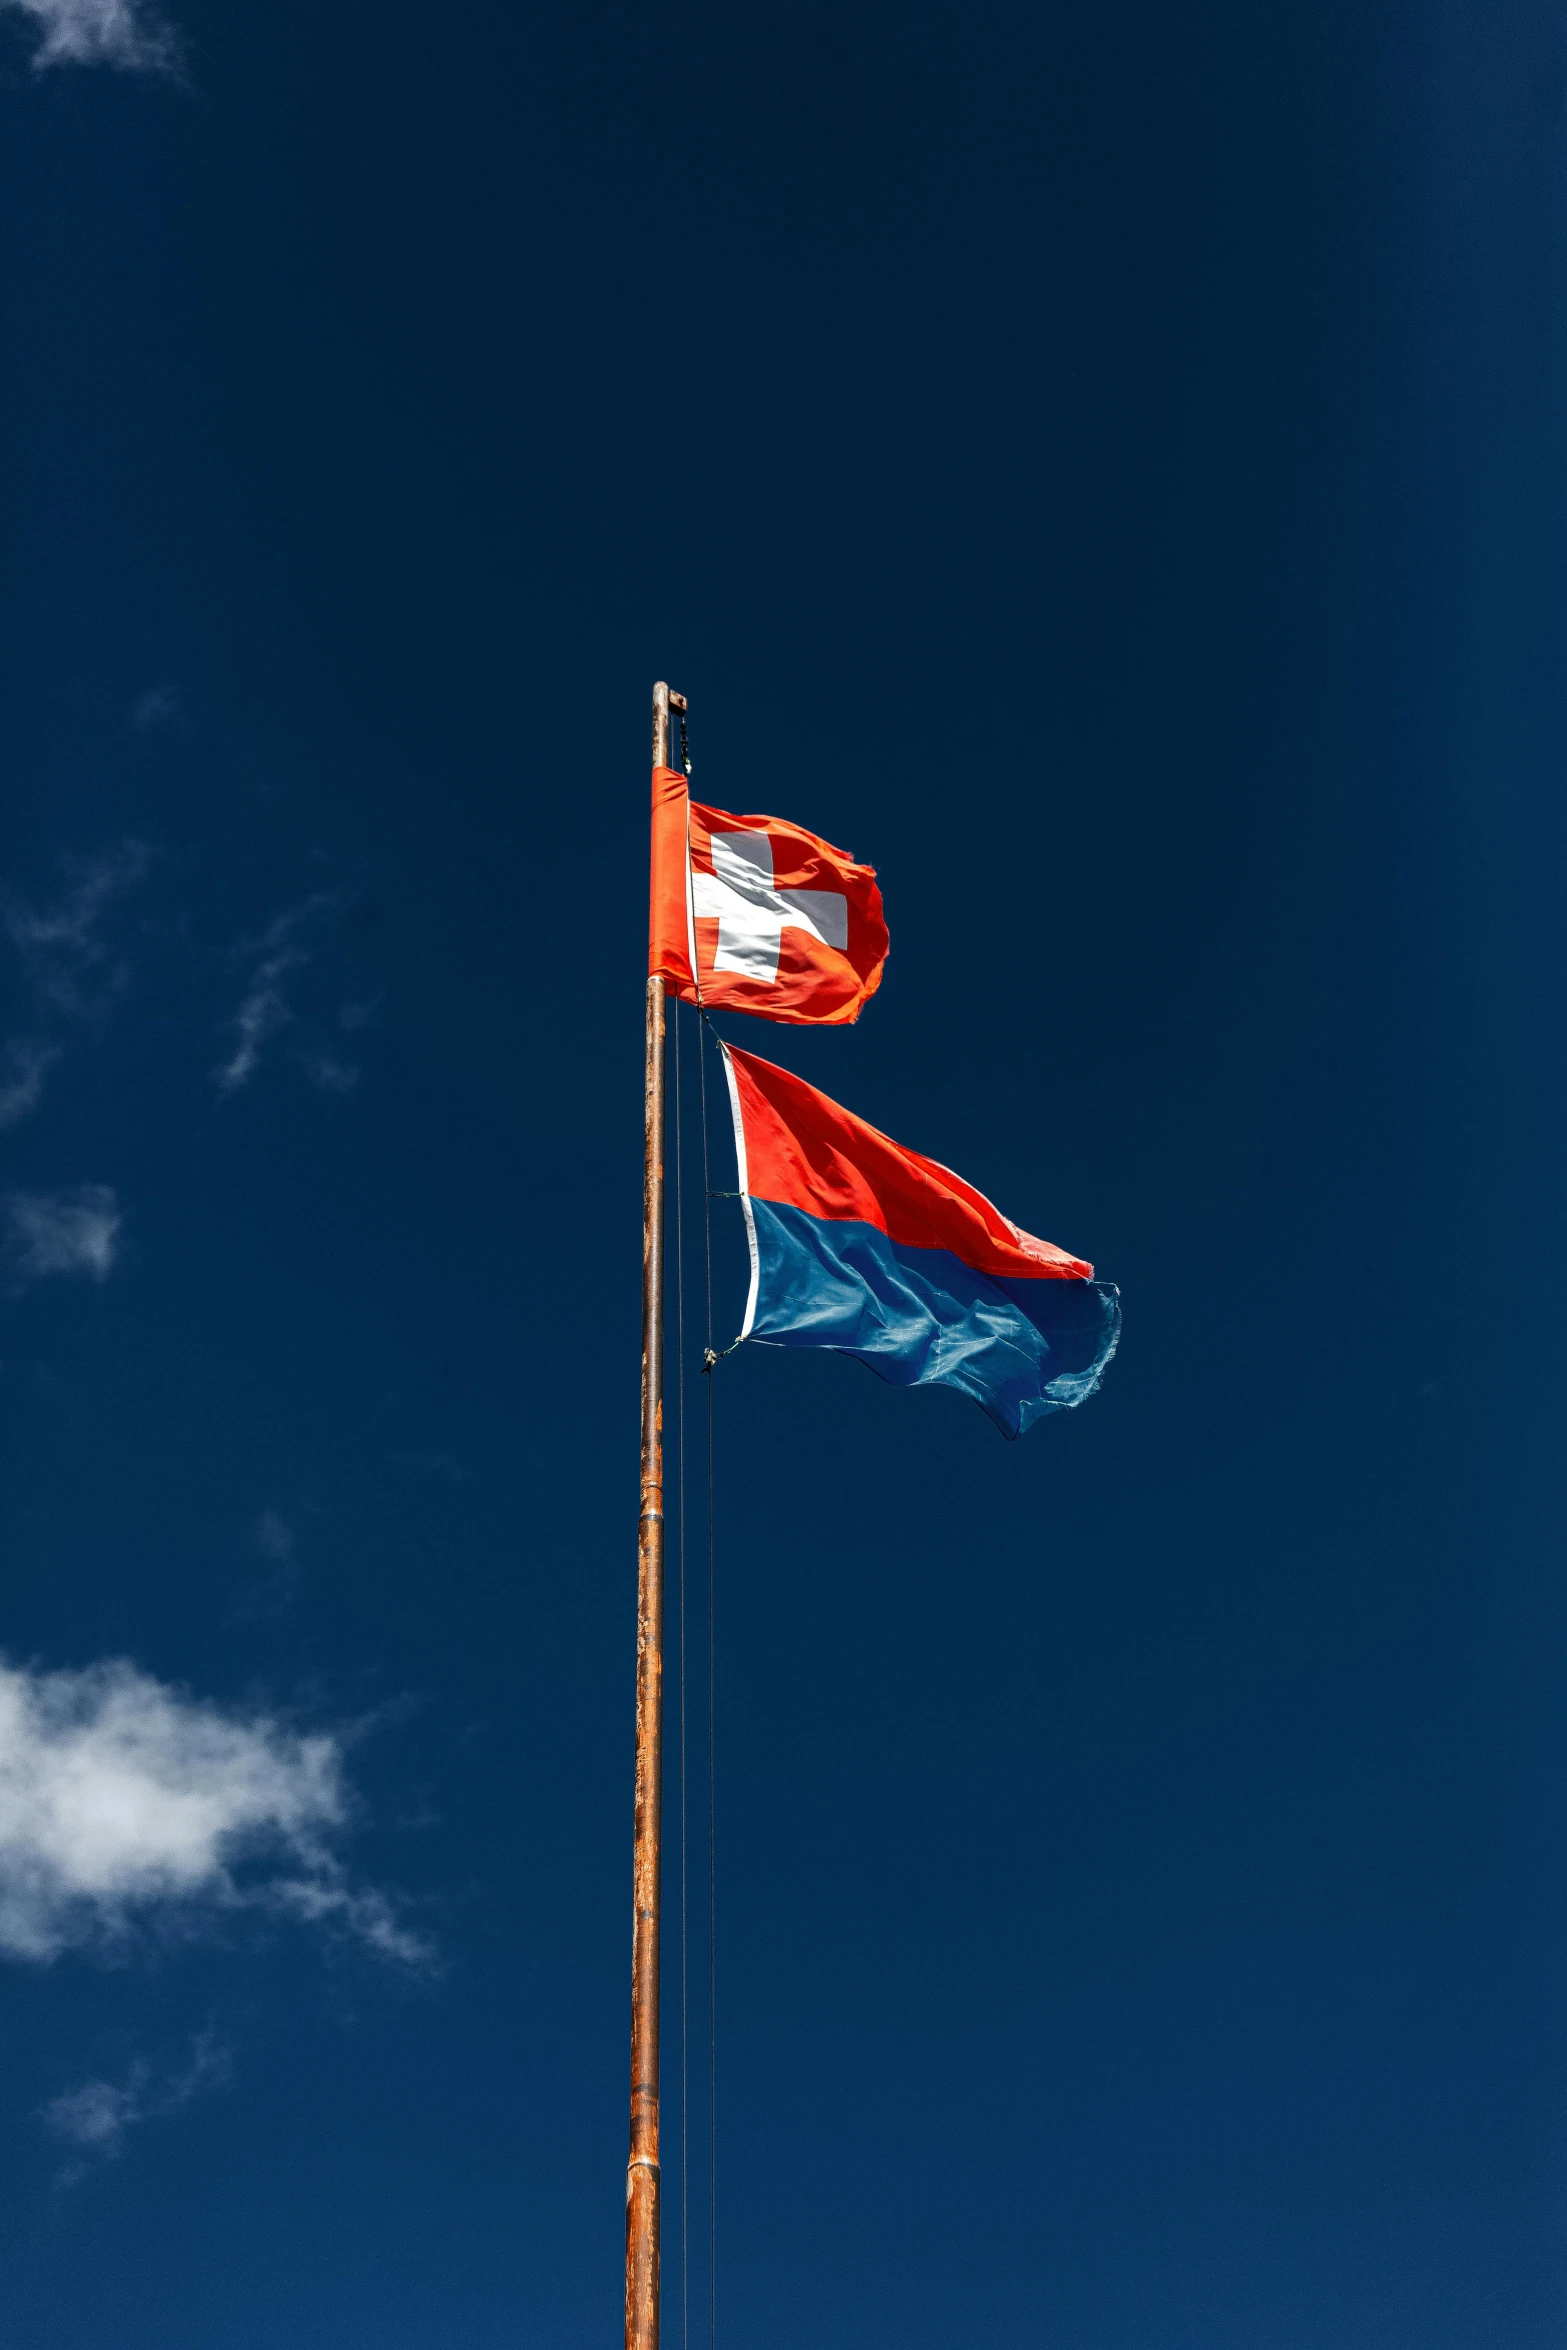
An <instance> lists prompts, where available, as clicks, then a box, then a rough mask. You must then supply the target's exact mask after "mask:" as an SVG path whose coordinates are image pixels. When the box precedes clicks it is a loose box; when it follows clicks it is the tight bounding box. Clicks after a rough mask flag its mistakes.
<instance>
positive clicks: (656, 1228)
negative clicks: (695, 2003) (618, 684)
mask: <svg viewBox="0 0 1567 2350" xmlns="http://www.w3.org/2000/svg"><path fill="white" fill-rule="evenodd" d="M685 706H686V704H685V696H684V695H683V694H672V693H671V692H670V690H669V688H668V686H667V685H665V684H663V683H662V681H661V682H660V683H659V684H657V685H655V686H654V688H653V764H654V766H655V767H667V766H668V764H669V713H670V711H671V709H675V710H684V708H685ZM642 1106H643V1139H642V1512H641V1517H640V1519H639V1521H638V1528H637V1761H636V1805H635V1815H634V1820H635V1824H634V1830H633V1838H634V1852H633V1861H632V1925H631V2155H630V2160H629V2161H628V2163H627V2165H626V2350H658V2272H659V2204H660V2194H659V2172H658V1955H659V1922H660V1921H659V1909H660V1883H659V1862H660V1854H659V1845H660V1835H661V1829H662V1824H663V1823H662V1815H663V1760H664V982H663V981H662V979H655V978H650V979H649V980H648V983H647V1051H646V1061H645V1064H644V1068H643V1078H642Z"/></svg>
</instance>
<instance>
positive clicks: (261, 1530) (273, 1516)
mask: <svg viewBox="0 0 1567 2350" xmlns="http://www.w3.org/2000/svg"><path fill="white" fill-rule="evenodd" d="M250 1539H251V1542H252V1544H253V1545H254V1547H255V1548H256V1549H257V1550H259V1551H260V1553H261V1555H262V1557H263V1558H264V1559H266V1560H268V1561H269V1562H270V1564H271V1568H272V1572H271V1573H270V1574H269V1575H263V1576H262V1578H261V1580H260V1582H259V1583H252V1584H251V1585H250V1586H249V1588H248V1589H247V1590H244V1591H242V1592H241V1593H240V1595H239V1597H238V1599H237V1600H236V1601H235V1603H234V1610H233V1620H234V1622H235V1623H241V1624H245V1623H264V1622H266V1621H267V1620H268V1619H269V1618H271V1617H274V1616H281V1615H282V1614H284V1612H285V1611H286V1610H287V1609H288V1608H289V1607H290V1606H291V1605H292V1603H293V1600H294V1597H295V1595H296V1593H297V1592H298V1590H299V1585H300V1581H301V1576H302V1569H301V1567H300V1564H299V1560H298V1559H297V1558H296V1557H295V1555H294V1553H295V1536H294V1529H293V1527H292V1526H291V1525H290V1524H289V1522H288V1520H287V1518H285V1517H284V1516H283V1515H282V1513H281V1512H280V1511H278V1510H263V1511H262V1513H261V1515H260V1517H259V1518H257V1520H256V1522H255V1524H254V1525H253V1526H252V1527H251V1529H250Z"/></svg>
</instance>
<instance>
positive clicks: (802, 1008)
mask: <svg viewBox="0 0 1567 2350" xmlns="http://www.w3.org/2000/svg"><path fill="white" fill-rule="evenodd" d="M886 960H887V925H886V923H885V921H884V920H883V919H882V910H881V892H880V890H879V889H878V888H877V887H876V876H875V874H874V873H873V872H872V870H871V868H870V866H869V865H856V864H855V862H854V860H853V858H852V857H849V856H847V855H846V854H845V853H844V851H843V850H842V849H835V848H834V847H833V846H832V844H831V843H830V842H829V841H825V840H819V839H818V838H817V836H816V835H815V833H813V832H806V831H803V830H802V829H801V827H800V826H799V825H798V824H786V823H785V822H784V821H783V820H782V818H781V817H777V816H730V815H727V814H726V813H725V811H724V810H723V809H722V808H704V807H700V806H698V805H697V804H696V803H695V802H694V801H693V800H692V799H691V797H690V794H689V793H688V791H687V789H686V781H685V777H684V776H683V775H679V774H677V773H676V772H675V770H674V769H673V768H672V767H656V768H655V769H654V770H653V874H652V902H651V907H650V921H649V927H648V971H649V973H650V975H651V976H653V977H655V978H659V979H662V980H663V981H664V982H665V984H666V986H668V987H669V988H671V989H672V990H673V991H674V993H675V994H676V995H678V996H683V997H684V998H685V1000H686V1001H687V1003H700V1004H702V1005H704V1006H705V1007H707V1008H708V1009H709V1010H720V1011H730V1012H754V1013H756V1014H758V1015H759V1017H760V1018H762V1019H764V1020H787V1021H792V1022H796V1023H816V1022H830V1023H832V1024H835V1025H836V1024H841V1023H842V1022H845V1021H850V1020H857V1019H858V1018H859V1016H860V1007H861V1006H862V1005H863V1004H864V1003H865V1002H866V1001H867V999H868V998H869V997H871V996H873V995H874V994H875V992H876V990H877V988H878V987H879V986H880V985H881V974H882V966H883V964H884V963H885V962H886Z"/></svg>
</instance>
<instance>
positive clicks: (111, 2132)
mask: <svg viewBox="0 0 1567 2350" xmlns="http://www.w3.org/2000/svg"><path fill="white" fill-rule="evenodd" d="M233 2070H234V2063H233V2058H232V2056H231V2055H230V2053H229V2051H228V2049H227V2048H226V2047H225V2046H224V2044H223V2042H222V2041H221V2040H219V2039H218V2038H217V2036H216V2034H215V2033H212V2032H201V2033H198V2034H197V2036H196V2038H195V2039H194V2040H193V2041H192V2043H191V2050H190V2056H189V2058H188V2060H187V2061H186V2062H185V2063H184V2064H183V2065H180V2066H179V2067H177V2068H176V2069H175V2070H174V2071H172V2072H163V2073H159V2072H157V2071H155V2070H154V2068H153V2066H152V2065H150V2064H149V2063H148V2062H147V2060H146V2059H145V2058H144V2057H138V2058H137V2059H136V2061H135V2063H134V2064H132V2065H131V2066H130V2067H129V2069H128V2070H127V2071H126V2072H125V2073H124V2074H123V2075H122V2076H121V2078H120V2079H119V2080H117V2081H109V2080H91V2081H82V2082H81V2083H79V2084H78V2086H77V2087H76V2088H74V2089H63V2090H62V2091H61V2092H60V2094H59V2096H58V2097H51V2098H50V2100H49V2103H48V2104H47V2105H46V2106H45V2107H44V2110H43V2120H44V2126H45V2128H46V2129H47V2130H48V2131H49V2132H50V2134H51V2136H53V2137H56V2138H63V2139H64V2140H65V2142H66V2143H67V2145H70V2146H74V2147H75V2148H77V2150H78V2152H79V2153H80V2154H81V2155H83V2156H85V2157H87V2158H88V2159H89V2160H96V2161H100V2162H112V2161H113V2159H114V2157H115V2156H116V2155H117V2154H119V2153H121V2152H122V2151H123V2149H124V2144H125V2133H126V2132H127V2130H131V2129H134V2128H135V2127H136V2125H137V2124H138V2123H139V2122H146V2121H154V2120H162V2119H164V2118H165V2117H166V2116H168V2115H170V2114H175V2113H179V2112H180V2111H181V2110H182V2109H183V2108H184V2107H185V2106H187V2105H190V2104H191V2103H193V2101H194V2100H195V2099H196V2098H198V2097H208V2096H210V2095H211V2094H212V2092H213V2091H214V2090H215V2089H221V2088H222V2087H223V2086H224V2084H225V2083H226V2082H227V2081H228V2079H229V2078H230V2076H231V2074H232V2073H233ZM85 2168H86V2162H84V2161H78V2162H75V2163H72V2164H71V2165H70V2166H69V2167H68V2168H67V2169H66V2170H65V2171H64V2172H63V2173H62V2174H61V2183H62V2184H63V2185H67V2186H69V2185H70V2184H71V2183H72V2182H73V2181H74V2180H76V2179H79V2178H80V2177H81V2176H82V2173H83V2171H84V2170H85Z"/></svg>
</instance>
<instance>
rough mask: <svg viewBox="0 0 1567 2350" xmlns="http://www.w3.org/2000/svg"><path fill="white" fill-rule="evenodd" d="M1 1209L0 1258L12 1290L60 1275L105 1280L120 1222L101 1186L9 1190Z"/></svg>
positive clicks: (110, 1194) (114, 1205)
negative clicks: (55, 1189)
mask: <svg viewBox="0 0 1567 2350" xmlns="http://www.w3.org/2000/svg"><path fill="white" fill-rule="evenodd" d="M3 1209H4V1216H5V1231H4V1237H3V1241H0V1258H3V1261H4V1265H5V1269H6V1271H7V1273H8V1274H9V1276H10V1280H11V1284H12V1287H13V1288H24V1289H25V1288H30V1287H31V1285H32V1284H33V1282H35V1281H46V1280H48V1279H49V1278H50V1276H51V1275H53V1274H60V1273H65V1274H70V1273H75V1274H85V1275H87V1276H88V1278H89V1279H91V1280H94V1281H104V1280H107V1278H108V1276H109V1274H110V1272H111V1271H112V1270H113V1267H114V1258H115V1252H116V1249H117V1247H118V1245H119V1236H120V1221H121V1219H120V1209H119V1203H118V1201H117V1200H116V1198H115V1196H114V1193H113V1192H112V1191H111V1190H110V1189H109V1187H108V1185H107V1184H106V1183H81V1184H78V1185H77V1186H76V1188H75V1189H74V1190H73V1191H13V1192H12V1193H10V1195H9V1196H8V1197H7V1198H6V1199H5V1200H4V1202H3Z"/></svg>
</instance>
